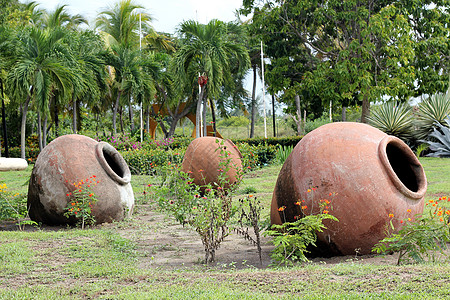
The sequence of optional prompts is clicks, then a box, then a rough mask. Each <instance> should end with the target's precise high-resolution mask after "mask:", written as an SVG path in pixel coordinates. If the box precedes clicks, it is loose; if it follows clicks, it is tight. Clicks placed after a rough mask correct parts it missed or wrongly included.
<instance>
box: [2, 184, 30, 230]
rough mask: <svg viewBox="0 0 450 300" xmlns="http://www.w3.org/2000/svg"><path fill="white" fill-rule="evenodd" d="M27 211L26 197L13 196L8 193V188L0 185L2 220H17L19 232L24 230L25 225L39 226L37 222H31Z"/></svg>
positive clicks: (21, 195) (20, 195)
mask: <svg viewBox="0 0 450 300" xmlns="http://www.w3.org/2000/svg"><path fill="white" fill-rule="evenodd" d="M27 217H28V210H27V199H26V195H23V194H19V193H16V194H11V193H10V192H8V186H7V185H6V184H5V183H3V184H0V220H15V221H17V226H18V227H19V230H23V228H24V226H25V225H37V223H36V222H34V221H31V220H29V219H28V218H27Z"/></svg>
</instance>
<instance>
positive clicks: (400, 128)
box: [368, 101, 413, 142]
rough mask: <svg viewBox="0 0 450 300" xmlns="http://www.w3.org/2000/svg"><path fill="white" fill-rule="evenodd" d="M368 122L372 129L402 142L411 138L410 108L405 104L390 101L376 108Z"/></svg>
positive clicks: (411, 120) (411, 121)
mask: <svg viewBox="0 0 450 300" xmlns="http://www.w3.org/2000/svg"><path fill="white" fill-rule="evenodd" d="M368 120H369V124H370V125H372V126H373V127H375V128H378V129H380V130H381V131H383V132H384V133H386V134H389V135H393V136H396V137H398V138H399V139H402V140H403V141H404V142H407V141H409V140H410V139H411V138H412V131H413V119H412V114H411V108H410V107H409V105H408V104H407V103H396V102H393V101H390V102H386V103H383V104H382V105H379V106H376V107H374V109H373V110H372V114H371V116H369V117H368Z"/></svg>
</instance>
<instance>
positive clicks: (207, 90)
mask: <svg viewBox="0 0 450 300" xmlns="http://www.w3.org/2000/svg"><path fill="white" fill-rule="evenodd" d="M230 27H231V25H229V24H227V23H224V22H222V21H219V20H211V21H210V22H209V23H208V24H206V25H204V24H200V23H198V22H196V21H192V20H189V21H185V22H183V23H181V25H180V29H179V30H178V33H179V34H180V36H181V42H182V47H181V49H180V50H179V51H177V53H176V55H175V59H174V63H175V69H176V73H177V74H178V75H179V76H180V79H181V80H182V81H184V82H189V83H190V84H192V85H196V84H197V82H198V84H199V85H200V91H199V93H198V100H197V109H196V123H197V126H196V136H197V137H199V136H200V114H201V111H200V110H201V104H202V103H203V102H204V101H205V100H204V97H205V95H206V96H207V98H209V99H210V101H211V109H213V108H214V105H213V103H212V99H214V98H216V97H218V95H219V93H220V88H221V86H222V85H223V84H224V83H225V82H226V81H227V80H228V79H229V78H230V77H231V65H230V62H231V60H232V59H233V62H235V63H236V65H237V66H238V67H239V68H238V69H239V70H246V69H247V68H248V65H249V57H248V53H247V51H246V49H245V47H243V45H242V44H239V43H235V42H233V41H230V39H229V36H228V29H229V28H230ZM212 115H213V121H214V119H215V113H214V110H212Z"/></svg>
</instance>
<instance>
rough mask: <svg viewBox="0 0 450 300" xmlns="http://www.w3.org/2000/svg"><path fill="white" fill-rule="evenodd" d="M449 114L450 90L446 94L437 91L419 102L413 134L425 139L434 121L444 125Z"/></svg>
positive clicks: (431, 129) (432, 127)
mask: <svg viewBox="0 0 450 300" xmlns="http://www.w3.org/2000/svg"><path fill="white" fill-rule="evenodd" d="M449 114H450V90H448V91H447V93H446V94H441V93H437V94H434V95H432V96H431V97H429V98H427V99H425V100H423V101H422V102H421V103H419V106H418V112H417V117H416V119H417V121H416V124H415V129H416V132H415V135H416V138H417V139H425V138H426V137H427V136H428V135H429V134H430V133H431V132H432V131H433V129H434V127H435V124H436V123H440V124H441V125H445V123H444V120H445V118H446V117H447V116H448V115H449Z"/></svg>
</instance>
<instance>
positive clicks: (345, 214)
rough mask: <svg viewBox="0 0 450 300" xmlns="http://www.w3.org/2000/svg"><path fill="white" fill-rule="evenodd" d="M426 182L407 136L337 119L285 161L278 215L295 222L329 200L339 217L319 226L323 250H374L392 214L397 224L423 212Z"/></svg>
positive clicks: (276, 199) (276, 196)
mask: <svg viewBox="0 0 450 300" xmlns="http://www.w3.org/2000/svg"><path fill="white" fill-rule="evenodd" d="M426 189H427V180H426V176H425V173H424V170H423V168H422V166H421V164H420V162H419V160H418V159H417V158H416V156H415V155H414V153H413V152H412V151H411V149H410V148H409V147H408V146H407V145H406V144H405V143H404V142H403V141H401V140H400V139H398V138H396V137H393V136H389V135H387V134H385V133H383V132H381V131H380V130H378V129H376V128H374V127H372V126H369V125H366V124H362V123H350V122H340V123H331V124H327V125H324V126H321V127H319V128H318V129H316V130H314V131H312V132H310V133H309V134H307V135H306V136H305V137H304V138H303V139H302V140H301V141H300V142H299V143H298V144H297V146H296V147H295V148H294V150H293V151H292V153H291V155H290V156H289V157H288V159H287V160H286V162H285V163H284V165H283V167H282V169H281V171H280V174H279V176H278V180H277V183H276V186H275V190H274V192H273V198H272V206H271V222H272V224H281V223H283V222H285V221H287V222H293V221H295V220H296V219H297V218H299V217H302V216H304V215H309V214H317V213H319V211H320V205H322V209H325V210H327V211H329V214H331V215H333V216H335V217H336V218H337V219H338V220H339V222H335V221H329V220H326V221H325V225H326V226H327V228H328V229H327V230H325V231H324V232H323V233H319V234H318V238H319V242H320V244H321V249H320V250H321V252H322V254H329V255H336V254H337V255H340V254H342V255H353V254H355V253H360V254H368V253H371V249H372V247H373V246H374V245H375V244H376V243H378V242H379V241H380V240H381V239H383V238H384V237H385V236H386V228H387V227H386V226H387V225H388V224H389V221H391V220H392V222H393V225H394V226H395V228H396V229H398V228H400V226H402V224H401V223H400V220H402V219H408V218H411V219H412V218H414V216H415V215H416V214H421V213H422V212H423V206H424V195H425V192H426ZM325 200H327V201H329V202H330V203H329V204H327V202H326V201H325ZM325 206H326V207H325ZM302 207H303V209H302ZM389 214H393V216H394V217H392V218H391V217H389ZM391 216H392V215H391Z"/></svg>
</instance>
